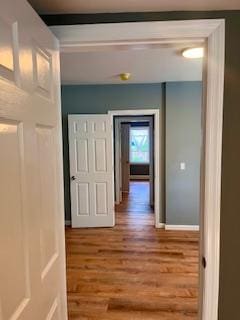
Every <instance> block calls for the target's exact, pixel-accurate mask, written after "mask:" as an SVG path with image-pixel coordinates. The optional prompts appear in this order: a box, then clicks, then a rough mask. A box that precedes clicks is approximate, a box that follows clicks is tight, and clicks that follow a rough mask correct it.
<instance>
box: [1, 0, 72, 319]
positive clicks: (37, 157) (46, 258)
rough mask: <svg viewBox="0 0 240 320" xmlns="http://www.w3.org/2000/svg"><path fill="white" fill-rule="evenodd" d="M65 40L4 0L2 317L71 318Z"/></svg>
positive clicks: (25, 7) (21, 0)
mask: <svg viewBox="0 0 240 320" xmlns="http://www.w3.org/2000/svg"><path fill="white" fill-rule="evenodd" d="M58 51H59V50H58V41H57V40H56V39H55V38H54V36H53V35H52V34H51V32H50V31H49V30H48V28H47V27H46V26H45V25H44V24H43V22H42V21H41V19H40V18H39V16H38V15H37V14H36V13H35V12H34V11H33V9H32V8H31V7H30V5H29V4H28V3H27V1H25V0H17V1H16V0H5V1H0V319H1V320H33V319H34V320H38V319H39V320H42V319H46V320H50V319H52V320H66V319H67V312H66V285H65V279H66V277H65V248H64V212H63V178H62V142H61V120H60V119H61V117H60V80H59V52H58Z"/></svg>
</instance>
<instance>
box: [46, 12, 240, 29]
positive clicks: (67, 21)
mask: <svg viewBox="0 0 240 320" xmlns="http://www.w3.org/2000/svg"><path fill="white" fill-rule="evenodd" d="M239 14H240V10H221V11H220V10H216V11H163V12H122V13H91V14H87V13H82V14H81V13H76V14H42V15H40V16H41V18H42V20H43V21H44V22H45V23H46V24H47V25H48V26H57V25H59V26H61V25H82V24H98V23H120V22H142V21H167V20H188V19H222V18H224V17H225V16H235V15H239Z"/></svg>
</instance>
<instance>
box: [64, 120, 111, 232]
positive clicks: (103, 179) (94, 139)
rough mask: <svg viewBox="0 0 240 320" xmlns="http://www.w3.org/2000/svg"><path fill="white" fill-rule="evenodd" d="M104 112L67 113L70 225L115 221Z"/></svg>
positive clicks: (104, 224) (108, 132)
mask: <svg viewBox="0 0 240 320" xmlns="http://www.w3.org/2000/svg"><path fill="white" fill-rule="evenodd" d="M111 130H112V129H111V125H110V119H109V116H107V115H70V116H69V152H70V176H71V177H72V179H71V209H72V226H73V227H79V228H80V227H110V226H113V225H114V199H113V159H112V157H113V154H112V138H111V137H112V132H111Z"/></svg>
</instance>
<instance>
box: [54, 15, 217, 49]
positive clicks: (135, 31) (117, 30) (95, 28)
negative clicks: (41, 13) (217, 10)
mask: <svg viewBox="0 0 240 320" xmlns="http://www.w3.org/2000/svg"><path fill="white" fill-rule="evenodd" d="M206 21H208V23H206ZM219 21H222V20H218V19H213V20H186V21H184V23H183V21H171V22H166V21H154V22H129V23H113V24H96V25H71V26H68V25H67V26H52V27H50V29H51V30H52V32H53V33H54V34H55V36H56V37H57V38H58V39H59V42H60V50H61V51H62V52H81V51H85V52H87V51H93V50H94V51H101V50H103V49H106V48H107V47H108V48H113V47H114V48H115V49H116V50H118V49H119V50H120V49H121V47H122V46H128V47H134V46H150V45H166V44H171V43H183V42H184V43H187V42H188V41H189V42H191V43H192V42H196V43H199V42H203V41H205V38H207V37H208V36H209V33H210V32H211V30H212V29H214V28H216V27H217V26H218V24H219ZM166 35H167V36H166Z"/></svg>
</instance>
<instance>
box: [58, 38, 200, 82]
mask: <svg viewBox="0 0 240 320" xmlns="http://www.w3.org/2000/svg"><path fill="white" fill-rule="evenodd" d="M188 46H189V44H188V45H187V47H188ZM183 48H186V45H184V44H178V45H171V46H165V47H159V46H158V47H157V48H153V47H150V48H145V49H130V50H114V49H113V48H112V49H111V50H109V49H108V50H107V51H98V52H96V51H93V52H62V53H61V77H62V83H63V84H111V83H112V84H115V83H159V82H168V81H194V80H201V79H202V60H201V59H196V60H192V59H186V58H184V57H182V55H181V51H182V49H183ZM123 72H130V73H132V77H131V79H130V80H129V81H127V82H123V81H121V80H120V79H119V74H120V73H123Z"/></svg>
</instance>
